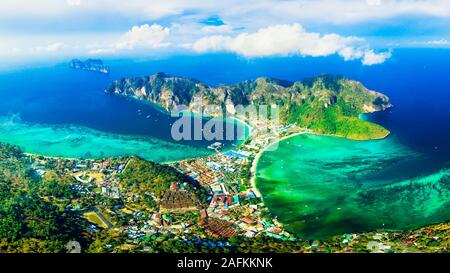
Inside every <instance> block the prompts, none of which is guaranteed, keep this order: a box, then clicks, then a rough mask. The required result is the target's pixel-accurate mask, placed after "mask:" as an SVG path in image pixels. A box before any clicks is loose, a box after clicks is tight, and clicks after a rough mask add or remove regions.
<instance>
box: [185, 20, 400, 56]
mask: <svg viewBox="0 0 450 273" xmlns="http://www.w3.org/2000/svg"><path fill="white" fill-rule="evenodd" d="M362 42H364V40H363V39H361V38H358V37H354V36H341V35H338V34H326V35H321V34H320V33H315V32H307V31H306V30H305V29H304V28H303V27H302V26H301V25H299V24H293V25H286V24H284V25H274V26H269V27H266V28H261V29H259V30H258V31H256V32H254V33H242V34H239V35H237V36H234V37H232V36H225V35H212V36H207V37H203V38H201V39H199V40H197V41H196V42H194V43H193V45H192V49H193V50H194V51H196V52H199V53H204V52H214V51H230V52H234V53H237V54H239V55H243V56H245V57H264V56H277V55H278V56H283V55H291V54H298V55H303V56H312V57H320V56H329V55H333V54H339V55H341V56H342V57H343V58H344V59H345V60H354V59H362V63H363V64H364V65H373V64H379V63H382V62H384V61H385V60H386V59H388V58H389V57H390V55H391V54H390V52H385V53H375V52H374V51H373V50H370V49H364V48H363V47H361V46H360V45H359V44H360V43H362Z"/></svg>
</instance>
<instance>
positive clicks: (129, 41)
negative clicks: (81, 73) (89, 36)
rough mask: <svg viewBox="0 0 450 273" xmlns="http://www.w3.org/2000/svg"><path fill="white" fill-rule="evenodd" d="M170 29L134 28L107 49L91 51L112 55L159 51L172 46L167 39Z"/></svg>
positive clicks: (155, 26)
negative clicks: (139, 51)
mask: <svg viewBox="0 0 450 273" xmlns="http://www.w3.org/2000/svg"><path fill="white" fill-rule="evenodd" d="M169 35H170V28H168V27H163V26H161V25H158V24H153V25H148V24H144V25H140V26H133V27H132V28H131V29H130V30H129V31H128V32H126V33H125V34H124V35H122V37H121V38H120V39H119V40H118V41H116V42H115V43H112V45H110V46H107V47H98V48H94V49H91V50H90V51H89V53H90V54H110V53H115V52H117V51H123V50H145V49H157V48H164V47H168V46H170V42H167V38H168V37H169Z"/></svg>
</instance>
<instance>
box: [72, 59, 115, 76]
mask: <svg viewBox="0 0 450 273" xmlns="http://www.w3.org/2000/svg"><path fill="white" fill-rule="evenodd" d="M70 67H71V68H73V69H79V70H87V71H94V72H100V73H103V74H109V72H110V70H109V67H108V66H106V65H104V64H103V61H102V60H99V59H87V60H86V61H81V60H79V59H73V60H72V62H71V63H70Z"/></svg>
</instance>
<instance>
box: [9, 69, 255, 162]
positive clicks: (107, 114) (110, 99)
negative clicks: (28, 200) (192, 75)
mask: <svg viewBox="0 0 450 273" xmlns="http://www.w3.org/2000/svg"><path fill="white" fill-rule="evenodd" d="M114 67H115V69H114V72H113V73H112V74H111V75H103V74H100V73H92V72H88V71H79V70H72V69H70V68H68V66H67V65H65V64H62V65H58V66H54V67H45V68H36V69H28V70H22V71H16V72H11V73H7V74H1V75H0V141H1V142H7V143H11V144H15V145H18V146H20V147H21V148H22V150H23V151H25V152H28V153H36V154H42V155H47V156H62V157H70V158H75V157H88V158H98V157H109V156H126V155H138V156H141V157H143V158H145V159H148V160H152V161H157V162H166V161H174V160H181V159H186V158H191V157H197V156H204V155H210V154H212V151H211V150H209V149H208V148H207V146H208V145H210V144H211V143H213V142H215V141H216V140H205V138H204V139H201V140H181V141H177V140H176V139H174V138H173V137H172V134H171V130H172V124H174V122H175V121H176V120H177V119H178V117H171V116H170V115H169V114H168V113H166V112H164V111H162V110H161V109H157V108H155V107H154V106H152V105H150V104H148V103H143V102H140V101H137V100H135V99H131V98H125V97H122V96H114V95H108V94H106V93H105V92H104V89H105V88H106V86H107V85H108V84H109V83H110V82H111V81H112V80H114V79H117V78H120V77H126V76H131V75H133V74H132V73H131V75H130V74H129V73H130V71H133V70H132V69H125V68H120V66H119V67H116V66H114ZM136 67H140V66H139V65H136ZM141 75H145V73H144V72H142V74H141ZM190 120H191V125H192V126H193V124H194V120H196V121H199V122H201V123H202V124H203V125H205V124H206V123H207V122H208V121H209V120H208V119H202V118H201V117H198V116H195V117H192V118H191V119H190ZM213 120H214V122H215V123H220V122H223V123H224V124H223V125H224V126H223V127H224V128H225V122H233V123H234V129H235V140H218V141H220V142H222V143H223V144H224V145H225V149H230V148H232V147H233V146H232V145H233V144H238V143H239V142H240V141H242V139H243V138H244V137H245V132H244V131H245V130H243V129H244V128H245V126H244V125H243V124H241V123H239V122H237V121H234V120H233V121H230V120H228V121H223V120H218V119H213ZM238 129H240V130H238ZM247 130H248V128H247ZM203 133H207V132H206V131H203ZM191 137H192V136H191Z"/></svg>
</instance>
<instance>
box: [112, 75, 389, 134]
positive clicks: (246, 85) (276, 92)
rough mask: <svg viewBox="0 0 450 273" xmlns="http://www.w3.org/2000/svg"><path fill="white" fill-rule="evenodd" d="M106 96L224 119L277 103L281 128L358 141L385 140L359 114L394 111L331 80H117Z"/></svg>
mask: <svg viewBox="0 0 450 273" xmlns="http://www.w3.org/2000/svg"><path fill="white" fill-rule="evenodd" d="M105 92H107V93H110V94H119V95H124V96H129V97H134V98H137V99H140V100H143V101H148V102H152V103H155V104H157V105H160V106H161V107H163V108H164V109H166V110H167V111H170V110H171V109H173V108H174V107H176V106H177V105H180V104H182V105H186V106H187V107H188V108H189V110H190V111H193V112H196V111H198V110H197V108H198V105H197V104H196V102H198V101H201V102H202V103H203V105H202V106H208V105H219V106H222V108H223V111H224V112H226V113H224V114H229V115H235V114H236V109H235V106H236V105H243V106H248V105H274V104H275V105H278V106H279V107H280V115H279V118H280V122H281V124H282V125H288V124H293V125H296V126H298V127H301V128H307V129H308V130H310V131H312V132H314V133H318V134H329V135H335V136H341V137H346V138H349V139H357V140H367V139H379V138H384V137H386V136H387V135H389V131H388V130H387V129H385V128H383V127H381V126H379V125H377V124H374V123H371V122H368V121H364V120H361V119H360V118H359V115H360V114H361V113H371V112H375V111H381V110H385V109H387V108H389V107H392V104H391V103H390V102H389V98H388V97H387V96H385V95H383V94H381V93H377V92H375V91H371V90H368V89H367V88H366V87H364V86H363V85H362V84H361V83H359V82H357V81H353V80H349V79H346V78H345V77H340V76H333V75H325V76H319V77H316V78H311V79H307V80H304V81H300V82H295V83H293V82H289V81H284V80H277V79H270V78H263V77H262V78H258V79H256V80H247V81H243V82H240V83H236V84H233V85H228V86H227V85H220V86H218V87H210V86H206V85H204V84H202V83H201V82H199V81H197V80H193V79H188V78H183V77H173V76H169V75H166V74H164V73H156V74H154V75H152V76H149V77H137V78H131V79H120V80H116V81H114V82H113V83H112V84H111V85H110V86H108V87H107V88H106V90H105ZM198 114H204V115H205V114H206V115H210V114H211V113H205V112H203V113H198ZM244 118H246V117H244ZM250 122H253V121H252V120H250Z"/></svg>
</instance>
